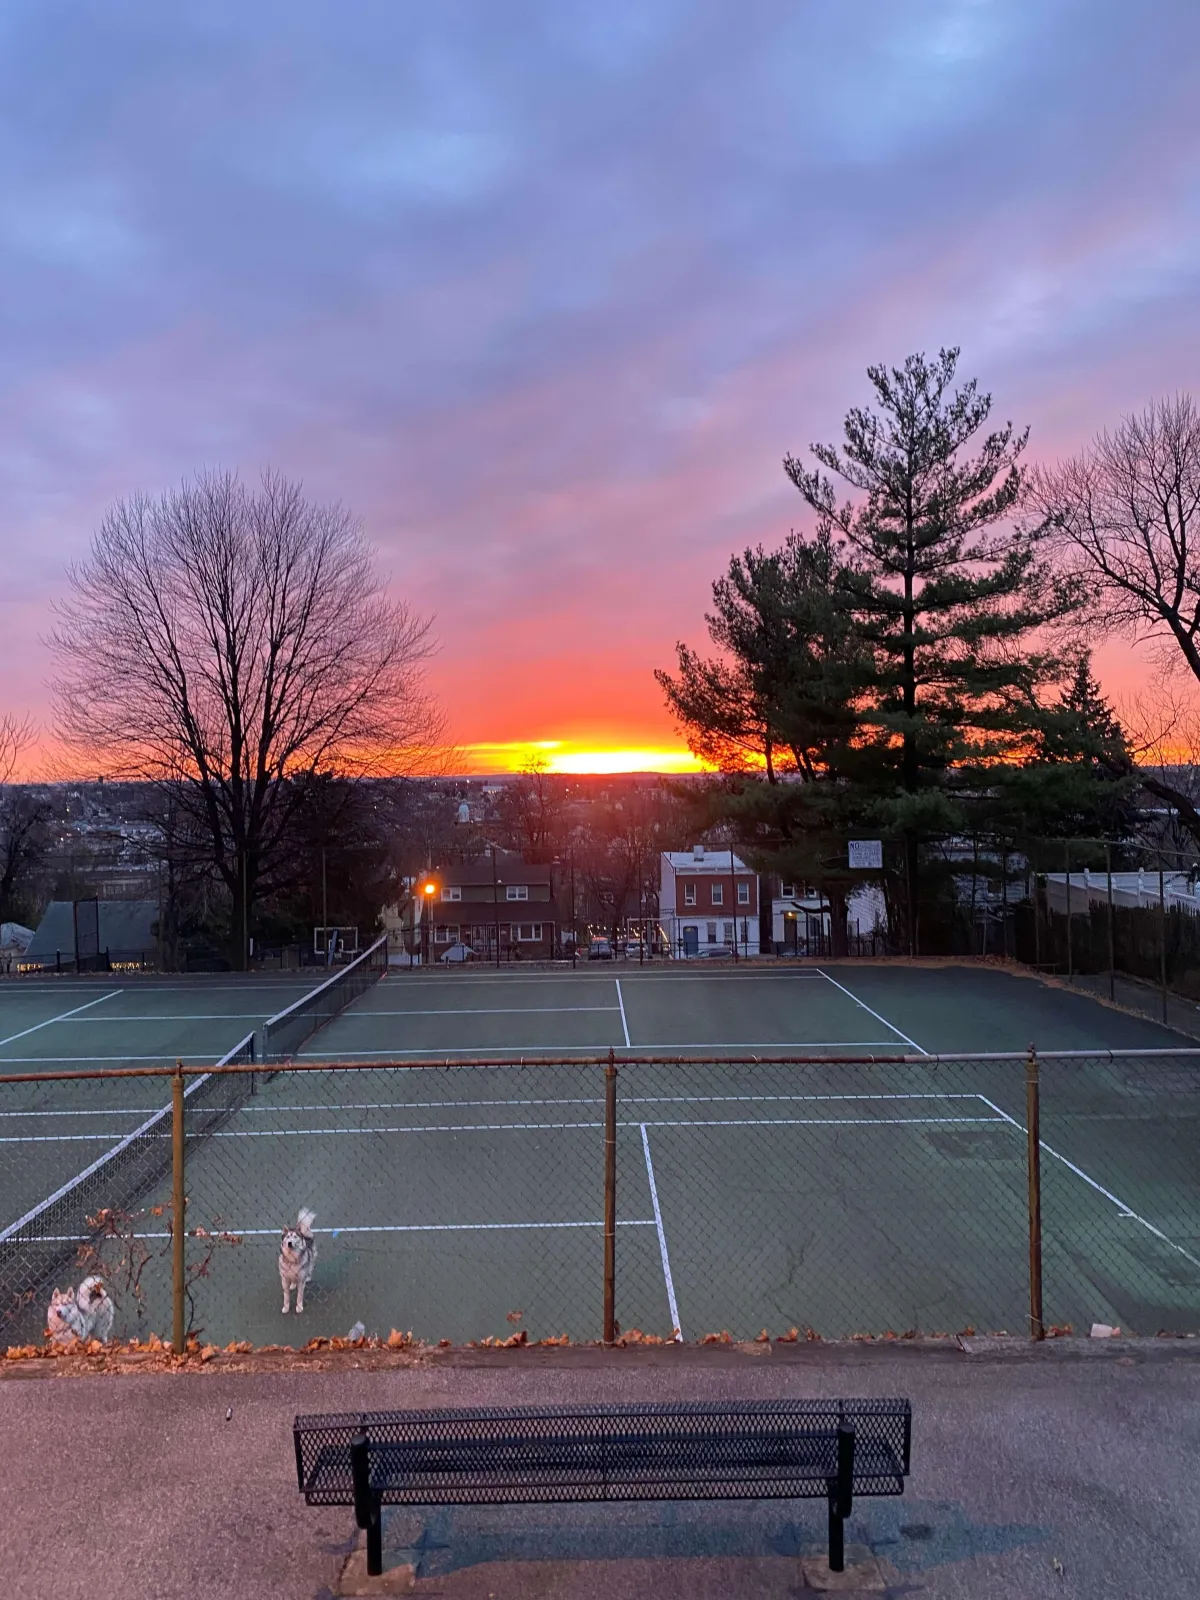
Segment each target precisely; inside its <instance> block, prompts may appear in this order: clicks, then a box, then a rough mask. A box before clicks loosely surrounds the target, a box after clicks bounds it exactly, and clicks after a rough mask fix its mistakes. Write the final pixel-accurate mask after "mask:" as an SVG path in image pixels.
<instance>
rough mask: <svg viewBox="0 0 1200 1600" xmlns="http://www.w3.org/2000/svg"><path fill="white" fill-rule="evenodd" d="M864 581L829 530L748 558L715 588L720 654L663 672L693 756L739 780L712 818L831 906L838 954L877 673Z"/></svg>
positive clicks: (686, 652)
mask: <svg viewBox="0 0 1200 1600" xmlns="http://www.w3.org/2000/svg"><path fill="white" fill-rule="evenodd" d="M850 575H851V566H850V564H849V563H848V561H847V559H846V551H845V548H844V546H843V545H842V544H841V542H840V541H838V540H836V539H835V538H834V537H833V533H832V530H831V529H829V528H828V527H824V528H822V529H820V530H819V531H818V533H817V535H816V537H815V538H813V539H811V540H807V541H806V540H802V539H798V538H797V537H795V535H792V536H790V537H789V538H788V539H787V541H786V542H785V543H784V545H783V547H782V548H781V549H779V550H775V551H771V552H767V551H764V550H763V549H762V548H761V547H759V548H758V549H757V550H746V551H744V552H743V554H742V555H740V556H735V557H734V558H733V559H732V560H731V561H730V564H729V570H728V572H727V573H726V575H725V576H724V577H722V578H720V579H718V581H717V582H716V583H715V584H714V585H713V610H712V611H711V612H710V613H709V614H708V616H707V617H706V621H707V623H708V631H709V637H710V638H711V639H712V641H713V643H714V644H715V645H716V646H717V647H718V648H719V650H720V655H719V656H717V657H714V658H706V657H703V656H701V655H699V654H698V653H697V652H695V651H693V650H690V649H689V648H688V647H687V646H686V645H683V644H681V645H679V646H678V647H677V648H678V661H679V671H678V674H677V675H676V676H674V677H673V676H671V674H669V673H666V672H658V673H656V674H655V676H656V677H657V678H658V681H659V683H660V684H661V686H662V688H663V690H664V692H665V694H666V696H667V701H668V703H669V704H670V706H671V709H672V710H673V711H674V713H675V715H676V717H677V719H678V720H679V722H680V724H681V726H682V728H683V730H684V733H685V735H686V737H687V740H688V744H689V745H690V747H691V748H692V750H693V751H694V752H695V753H696V754H697V755H699V756H701V757H702V758H703V759H705V760H708V761H711V762H712V763H713V764H714V765H716V766H718V767H719V768H720V769H721V770H722V772H723V773H725V774H726V775H727V777H726V781H725V782H724V783H722V784H720V785H719V786H717V787H715V788H714V789H712V790H710V791H709V792H708V793H707V794H706V795H705V797H704V802H703V815H702V818H700V819H699V820H701V821H702V822H706V823H714V822H719V823H721V824H722V825H724V826H726V827H728V828H729V829H730V830H731V832H732V834H733V837H734V839H735V840H736V842H737V844H738V847H739V848H740V850H741V851H742V852H743V854H744V855H745V856H746V858H747V859H748V860H749V861H750V862H751V864H752V865H753V866H755V867H756V868H757V869H758V870H759V871H762V872H775V873H778V874H779V875H780V876H781V877H783V878H785V879H787V880H789V881H791V880H794V881H796V882H799V883H805V884H810V885H812V886H814V887H815V888H817V889H818V890H819V891H820V892H821V893H822V894H823V895H825V896H826V897H827V898H828V900H829V902H830V906H831V911H832V917H831V921H832V927H833V937H834V948H835V951H836V952H838V953H842V952H843V951H844V949H845V944H844V939H845V908H846V895H847V892H848V886H849V882H850V878H849V875H848V873H847V871H846V867H845V856H846V845H845V839H846V835H847V832H848V831H849V829H850V827H851V818H852V814H853V804H854V800H855V795H856V792H857V791H856V790H855V789H854V787H853V783H852V782H851V781H850V780H851V779H852V777H853V773H854V770H855V765H856V763H857V762H858V761H860V760H861V754H860V752H859V751H858V749H857V745H856V741H857V737H858V729H859V713H858V703H859V699H860V696H861V694H862V692H863V689H864V686H865V685H866V684H867V683H868V682H869V680H870V676H871V670H872V664H871V660H870V653H869V651H868V650H867V648H866V646H865V644H864V641H863V639H862V638H861V635H860V633H859V630H858V627H857V624H856V621H855V617H854V612H853V591H852V588H851V585H850V582H849V579H850ZM759 774H761V776H759Z"/></svg>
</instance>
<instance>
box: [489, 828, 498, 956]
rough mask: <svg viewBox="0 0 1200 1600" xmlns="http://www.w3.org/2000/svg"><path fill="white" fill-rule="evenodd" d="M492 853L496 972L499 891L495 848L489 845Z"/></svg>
mask: <svg viewBox="0 0 1200 1600" xmlns="http://www.w3.org/2000/svg"><path fill="white" fill-rule="evenodd" d="M488 848H489V849H490V850H491V852H492V914H493V920H494V922H495V924H496V970H497V972H498V971H499V970H500V890H499V885H498V884H497V881H496V846H495V845H494V844H493V845H489V847H488Z"/></svg>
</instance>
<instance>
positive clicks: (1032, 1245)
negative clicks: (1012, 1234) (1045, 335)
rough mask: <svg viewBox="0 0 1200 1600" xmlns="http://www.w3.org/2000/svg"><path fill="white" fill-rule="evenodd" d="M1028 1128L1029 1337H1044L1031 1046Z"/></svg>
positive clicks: (1037, 1079)
mask: <svg viewBox="0 0 1200 1600" xmlns="http://www.w3.org/2000/svg"><path fill="white" fill-rule="evenodd" d="M1025 1128H1026V1133H1027V1138H1028V1149H1029V1153H1028V1157H1027V1165H1028V1170H1029V1337H1030V1338H1031V1339H1044V1338H1045V1337H1046V1328H1045V1324H1044V1322H1043V1320H1042V1139H1041V1075H1040V1071H1039V1068H1038V1058H1037V1051H1036V1050H1035V1049H1034V1047H1033V1045H1030V1046H1029V1054H1028V1055H1027V1056H1026V1058H1025Z"/></svg>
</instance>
